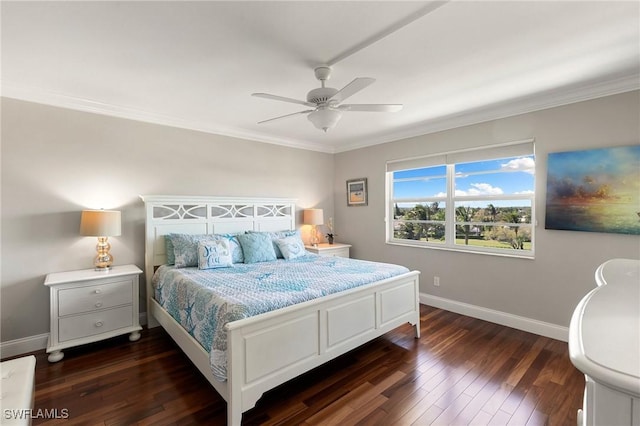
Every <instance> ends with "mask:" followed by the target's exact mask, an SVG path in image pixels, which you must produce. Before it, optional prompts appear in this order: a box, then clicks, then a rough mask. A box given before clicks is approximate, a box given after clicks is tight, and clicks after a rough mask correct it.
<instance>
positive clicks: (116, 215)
mask: <svg viewBox="0 0 640 426" xmlns="http://www.w3.org/2000/svg"><path fill="white" fill-rule="evenodd" d="M120 228H121V224H120V212H119V211H114V210H83V211H82V216H81V218H80V235H84V236H86V237H115V236H118V235H120V232H121V229H120Z"/></svg>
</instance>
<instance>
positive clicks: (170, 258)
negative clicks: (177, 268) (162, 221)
mask: <svg viewBox="0 0 640 426" xmlns="http://www.w3.org/2000/svg"><path fill="white" fill-rule="evenodd" d="M164 250H165V251H166V252H167V265H173V264H175V263H176V255H175V253H174V252H173V243H172V242H171V237H170V236H169V235H165V236H164Z"/></svg>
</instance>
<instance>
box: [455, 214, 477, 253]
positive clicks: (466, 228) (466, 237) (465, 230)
mask: <svg viewBox="0 0 640 426" xmlns="http://www.w3.org/2000/svg"><path fill="white" fill-rule="evenodd" d="M456 216H457V218H458V221H459V222H469V221H470V220H471V217H472V216H473V209H472V208H471V206H468V207H465V206H460V207H458V208H457V209H456ZM458 226H459V227H460V228H461V229H462V232H463V233H464V244H465V245H469V232H470V231H471V225H469V224H465V225H458Z"/></svg>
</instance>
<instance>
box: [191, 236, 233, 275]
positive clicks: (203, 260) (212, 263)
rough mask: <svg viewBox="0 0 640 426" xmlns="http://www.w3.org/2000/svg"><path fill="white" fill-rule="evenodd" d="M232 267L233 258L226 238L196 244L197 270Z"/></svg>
mask: <svg viewBox="0 0 640 426" xmlns="http://www.w3.org/2000/svg"><path fill="white" fill-rule="evenodd" d="M232 266H233V256H232V254H231V248H230V247H229V240H227V239H226V238H221V239H216V240H208V241H200V242H199V243H198V269H213V268H228V267H232Z"/></svg>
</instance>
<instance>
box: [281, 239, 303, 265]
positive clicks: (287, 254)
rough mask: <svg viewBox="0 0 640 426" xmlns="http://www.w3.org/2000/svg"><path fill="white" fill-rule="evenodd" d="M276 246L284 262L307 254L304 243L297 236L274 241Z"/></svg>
mask: <svg viewBox="0 0 640 426" xmlns="http://www.w3.org/2000/svg"><path fill="white" fill-rule="evenodd" d="M276 244H277V245H278V248H279V249H280V251H281V252H282V256H283V257H284V258H285V259H286V260H290V259H295V258H296V257H302V256H304V255H305V254H307V251H306V250H305V249H304V243H303V242H302V239H301V238H300V236H299V235H292V236H290V237H284V238H280V239H278V240H276Z"/></svg>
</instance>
